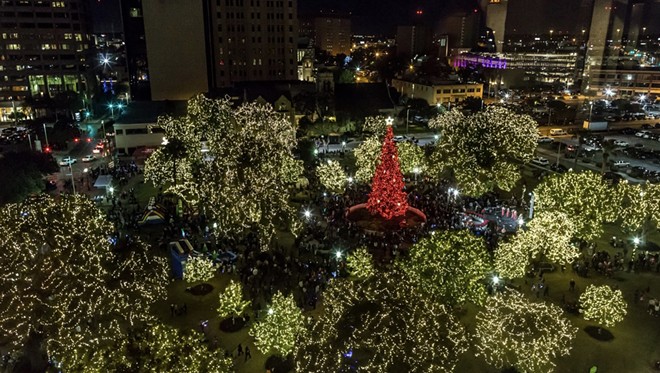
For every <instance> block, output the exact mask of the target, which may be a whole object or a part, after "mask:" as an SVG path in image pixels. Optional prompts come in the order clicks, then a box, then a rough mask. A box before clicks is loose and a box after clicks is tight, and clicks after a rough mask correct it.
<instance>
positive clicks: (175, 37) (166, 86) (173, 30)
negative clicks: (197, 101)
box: [129, 0, 212, 101]
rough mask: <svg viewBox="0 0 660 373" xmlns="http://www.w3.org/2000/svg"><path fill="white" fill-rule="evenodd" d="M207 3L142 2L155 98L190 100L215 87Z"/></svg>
mask: <svg viewBox="0 0 660 373" xmlns="http://www.w3.org/2000/svg"><path fill="white" fill-rule="evenodd" d="M206 5H207V2H206V1H184V0H178V1H155V0H146V1H142V10H143V12H144V30H145V37H146V41H147V59H148V61H149V83H150V85H151V99H152V100H154V101H158V100H187V99H189V98H190V97H192V96H194V95H195V94H198V93H201V92H208V91H209V89H210V88H211V87H212V86H211V85H210V84H209V83H210V75H209V70H208V66H209V62H208V60H209V53H208V48H207V46H208V42H207V35H208V33H209V32H210V31H211V30H209V29H208V27H207V25H208V22H206V21H207V20H206V18H205V16H204V15H205V13H206V9H205V6H206ZM129 48H130V46H129Z"/></svg>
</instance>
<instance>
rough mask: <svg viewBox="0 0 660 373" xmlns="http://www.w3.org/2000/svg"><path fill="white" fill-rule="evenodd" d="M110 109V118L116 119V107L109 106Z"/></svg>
mask: <svg viewBox="0 0 660 373" xmlns="http://www.w3.org/2000/svg"><path fill="white" fill-rule="evenodd" d="M108 107H109V108H110V118H112V119H115V105H113V104H108Z"/></svg>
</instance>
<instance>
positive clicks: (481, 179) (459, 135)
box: [429, 106, 538, 196]
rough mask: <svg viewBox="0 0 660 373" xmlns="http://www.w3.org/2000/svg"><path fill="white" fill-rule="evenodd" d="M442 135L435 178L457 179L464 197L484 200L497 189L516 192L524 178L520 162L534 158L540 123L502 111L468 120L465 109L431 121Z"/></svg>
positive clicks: (436, 153)
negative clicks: (537, 129) (537, 125)
mask: <svg viewBox="0 0 660 373" xmlns="http://www.w3.org/2000/svg"><path fill="white" fill-rule="evenodd" d="M429 127H430V128H433V129H436V130H438V131H439V132H440V134H441V137H440V139H439V141H438V142H437V145H436V148H435V151H434V152H433V154H432V156H431V161H430V164H431V165H432V166H433V168H432V170H431V173H432V174H433V175H435V176H437V177H443V176H453V178H454V179H455V180H456V183H457V184H458V188H459V189H460V190H461V192H462V193H463V194H466V195H469V196H480V195H482V194H484V193H486V192H488V191H491V190H493V189H494V188H495V187H497V188H500V189H502V190H507V191H508V190H511V189H512V188H513V187H514V186H515V184H516V182H517V181H518V180H519V179H520V176H521V173H520V166H519V163H520V162H529V161H531V160H532V158H533V157H534V151H535V150H536V146H537V141H536V139H537V137H538V133H537V131H536V121H534V119H532V118H531V117H530V116H528V115H520V114H515V113H513V112H511V111H509V110H507V109H505V108H502V107H494V106H490V107H488V108H487V109H486V110H485V111H480V112H478V113H476V114H473V115H470V116H465V115H463V114H462V113H461V112H460V111H459V110H456V109H454V110H452V111H450V112H447V113H444V114H440V115H439V116H438V117H436V118H434V119H432V120H431V121H429Z"/></svg>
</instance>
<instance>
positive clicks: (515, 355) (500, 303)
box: [475, 291, 578, 373]
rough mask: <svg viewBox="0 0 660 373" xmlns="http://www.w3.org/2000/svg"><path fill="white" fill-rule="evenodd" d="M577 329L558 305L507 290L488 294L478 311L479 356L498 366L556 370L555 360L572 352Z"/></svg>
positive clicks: (528, 369)
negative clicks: (483, 307)
mask: <svg viewBox="0 0 660 373" xmlns="http://www.w3.org/2000/svg"><path fill="white" fill-rule="evenodd" d="M577 330H578V329H577V328H576V327H574V326H572V325H571V323H570V322H569V321H568V320H567V319H566V318H565V317H564V316H563V311H562V309H561V308H559V307H558V306H556V305H554V304H550V303H544V302H532V301H529V300H527V299H526V298H525V297H523V295H522V294H520V293H518V292H516V291H506V292H505V293H500V294H497V295H496V296H494V297H489V298H488V300H487V301H486V305H485V309H484V310H482V311H480V312H479V313H478V314H477V323H476V328H475V341H476V342H477V343H476V348H477V355H480V356H483V357H484V359H485V360H486V362H488V364H491V365H493V366H495V367H497V368H503V367H505V366H514V367H516V369H518V370H519V371H520V372H525V373H527V372H529V373H536V372H553V371H554V367H555V363H554V362H553V360H555V359H556V358H558V357H560V356H565V355H569V354H570V350H571V348H572V341H573V339H575V337H576V335H577Z"/></svg>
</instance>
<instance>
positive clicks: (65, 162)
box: [60, 156, 76, 166]
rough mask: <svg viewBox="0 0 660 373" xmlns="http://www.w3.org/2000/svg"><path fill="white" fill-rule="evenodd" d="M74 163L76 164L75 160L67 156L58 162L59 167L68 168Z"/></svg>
mask: <svg viewBox="0 0 660 373" xmlns="http://www.w3.org/2000/svg"><path fill="white" fill-rule="evenodd" d="M74 163H76V159H75V158H71V157H68V156H67V157H64V158H62V160H61V161H60V166H69V165H72V164H74Z"/></svg>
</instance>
